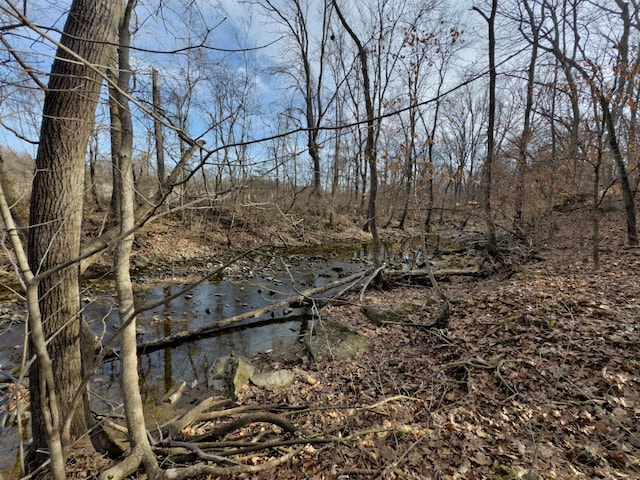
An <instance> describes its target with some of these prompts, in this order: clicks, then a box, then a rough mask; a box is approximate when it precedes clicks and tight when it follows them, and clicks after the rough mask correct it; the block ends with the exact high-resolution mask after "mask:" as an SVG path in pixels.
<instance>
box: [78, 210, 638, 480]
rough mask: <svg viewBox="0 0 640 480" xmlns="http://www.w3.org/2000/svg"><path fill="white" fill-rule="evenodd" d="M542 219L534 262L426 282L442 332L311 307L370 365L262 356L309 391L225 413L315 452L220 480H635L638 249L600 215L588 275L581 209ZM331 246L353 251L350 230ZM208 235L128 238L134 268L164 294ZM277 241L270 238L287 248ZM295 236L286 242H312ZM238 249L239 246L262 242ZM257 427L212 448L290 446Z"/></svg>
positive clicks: (347, 303) (586, 226)
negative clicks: (445, 316) (272, 418)
mask: <svg viewBox="0 0 640 480" xmlns="http://www.w3.org/2000/svg"><path fill="white" fill-rule="evenodd" d="M556 215H557V217H556V219H555V220H556V224H557V225H558V230H557V231H556V232H555V234H554V235H553V237H552V238H551V239H549V240H548V241H547V242H545V243H543V244H541V245H539V246H538V248H537V253H536V255H535V256H534V257H533V258H534V260H530V261H528V262H526V263H522V264H517V265H510V267H509V269H508V270H507V271H506V273H505V270H498V272H497V273H495V274H493V275H490V276H487V277H484V278H478V277H468V276H459V277H455V276H452V277H450V278H448V279H442V280H440V282H439V285H440V288H441V289H442V291H443V292H444V293H445V294H446V296H447V297H448V298H449V299H450V300H451V304H450V312H449V314H450V316H449V324H448V327H447V328H445V329H433V328H424V327H423V326H421V325H428V324H430V323H432V322H433V318H434V316H435V315H436V314H437V305H436V306H431V307H429V306H427V307H425V308H423V309H421V310H419V311H418V312H416V313H413V314H411V315H409V317H408V318H407V319H406V320H405V321H404V323H389V324H383V325H375V324H373V323H372V322H371V321H370V320H368V318H367V317H366V316H365V315H364V314H363V313H362V306H363V303H362V300H361V298H360V296H359V295H358V294H353V295H352V296H349V297H347V298H345V299H343V301H342V302H341V303H332V304H330V305H327V306H325V307H324V308H323V309H322V310H321V311H320V313H319V318H320V321H329V320H331V321H335V322H339V323H343V324H345V325H347V326H348V327H349V328H351V329H353V330H355V331H357V332H358V333H360V334H362V335H364V336H366V337H367V338H368V339H369V340H370V341H371V349H370V351H369V352H368V353H366V354H362V355H360V356H357V357H355V358H353V359H351V360H338V359H328V360H314V359H310V358H308V356H307V355H305V354H304V352H302V351H301V350H300V351H298V350H296V349H293V350H292V351H290V352H274V353H273V354H272V355H271V356H265V357H264V358H263V363H264V364H268V365H269V367H270V368H272V369H280V368H293V367H297V368H301V369H303V370H305V371H306V372H308V373H309V375H311V377H312V378H313V379H315V381H313V382H303V381H298V382H296V383H294V384H293V385H292V386H291V387H290V388H288V389H286V390H279V391H278V390H276V391H275V392H269V391H266V390H264V389H261V388H258V387H256V386H253V385H247V386H245V387H244V388H243V389H242V390H241V391H240V393H239V396H238V398H237V404H238V405H240V406H255V405H280V406H283V405H284V406H286V408H285V410H286V411H287V413H286V416H287V419H288V420H289V421H290V422H292V423H293V424H294V425H295V426H296V427H297V428H299V429H300V431H301V432H306V433H305V435H306V436H307V438H314V439H315V440H314V441H313V442H311V443H309V444H308V445H307V446H306V447H305V448H304V449H303V450H302V451H301V452H299V453H298V454H297V455H296V456H294V457H293V458H292V459H290V460H289V461H287V462H286V463H284V464H282V465H280V466H277V467H275V468H274V469H271V470H269V471H265V472H262V473H243V474H238V475H236V476H232V477H231V478H243V479H249V478H255V479H317V480H320V479H327V480H328V479H347V478H350V479H360V478H362V479H365V478H385V479H394V478H398V479H451V480H453V479H469V480H473V479H495V480H499V479H502V480H513V479H518V478H522V479H526V480H535V479H592V478H603V479H640V355H639V353H638V352H640V249H637V248H628V247H626V246H625V244H624V228H623V215H622V213H621V212H620V211H614V212H610V213H608V214H607V215H606V216H605V218H604V219H603V225H602V232H604V239H603V241H602V245H601V262H602V268H601V269H600V271H597V272H595V271H594V270H593V268H592V263H591V243H590V232H591V226H590V223H589V214H588V211H587V210H586V209H585V210H582V209H578V210H574V211H571V212H562V213H556ZM168 230H171V228H169V229H168ZM212 231H213V230H212ZM247 231H248V230H245V234H246V232H247ZM336 234H337V236H338V237H340V238H341V239H353V240H362V239H363V238H366V235H363V234H361V233H359V229H357V228H353V229H342V230H341V231H338V232H336ZM176 235H178V236H180V235H179V232H178V233H176ZM208 235H209V238H208V240H207V241H206V242H203V241H202V240H203V239H202V238H199V239H194V238H192V239H191V240H189V239H186V238H184V235H183V236H181V237H180V238H179V239H177V238H176V237H174V236H173V235H170V234H168V231H167V232H164V233H163V232H160V231H158V230H155V231H153V230H152V231H149V232H147V233H143V234H142V235H140V236H139V237H138V240H137V248H138V254H139V255H144V256H145V257H148V258H150V259H151V262H152V264H156V262H157V267H156V269H155V271H156V272H157V276H158V277H164V278H166V279H167V280H170V279H171V278H173V277H175V275H176V270H173V271H172V272H170V273H169V272H167V271H166V266H167V265H170V264H179V263H180V262H186V261H188V262H189V263H190V264H191V265H193V264H197V263H198V261H200V260H198V259H202V258H204V260H201V262H202V263H203V264H205V263H207V262H208V261H210V260H207V258H210V255H211V254H212V253H214V252H213V251H215V252H218V253H220V252H222V251H224V250H225V245H224V244H225V243H228V242H226V240H225V237H226V238H227V239H228V235H224V234H218V235H220V238H215V237H214V235H215V234H214V233H209V234H208ZM282 235H284V234H281V235H277V236H276V237H275V238H278V237H279V239H280V241H284V242H287V243H289V241H291V243H292V244H293V243H294V241H295V240H296V239H295V238H294V237H295V236H296V235H295V233H294V234H291V236H290V237H286V238H285V237H283V236H282ZM305 235H308V233H307V234H305ZM305 235H300V237H301V238H298V239H297V241H302V242H308V241H311V239H310V237H305ZM263 237H264V235H263ZM316 237H317V238H316V239H314V241H319V242H321V241H329V240H330V238H331V234H330V233H326V231H325V233H323V234H322V235H320V236H317V235H316ZM320 237H322V238H320ZM242 238H243V242H242V246H247V245H251V244H258V243H260V241H261V238H260V235H257V234H256V235H251V234H247V235H245V236H244V237H242ZM212 245H215V248H214V247H212ZM228 246H229V245H227V247H228ZM232 246H234V247H235V248H236V249H237V248H239V247H240V246H241V245H240V244H239V243H238V244H236V243H235V242H233V244H232ZM154 252H155V253H154ZM196 270H197V268H196ZM148 271H149V270H148V269H147V273H146V274H145V275H149V273H148ZM191 273H193V272H191ZM178 274H179V275H181V276H183V277H188V276H189V272H188V271H186V270H181V271H180V272H179V273H178ZM151 280H152V278H150V277H148V278H146V279H145V278H142V277H140V278H139V281H141V282H143V281H151ZM434 295H435V292H434V291H433V289H432V288H431V287H424V286H415V285H398V284H396V285H394V286H393V288H389V289H386V290H375V289H371V290H368V291H367V292H366V293H365V296H366V301H367V302H372V303H378V304H382V305H393V304H396V303H400V302H404V301H407V300H411V299H414V300H420V299H422V300H424V299H426V298H427V297H432V296H434ZM302 348H303V347H302V345H301V346H300V349H302ZM209 423H210V422H209ZM193 428H207V425H206V424H200V426H199V427H193ZM270 428H271V426H269V425H268V424H267V425H266V426H265V424H259V425H256V424H252V425H249V426H246V427H243V428H241V429H239V430H237V431H235V432H233V433H232V434H230V435H228V436H227V437H226V438H225V441H228V442H233V441H234V440H240V439H241V438H247V437H250V436H252V435H258V436H260V438H261V441H262V440H263V439H264V438H269V436H270V435H272V436H274V437H275V438H278V439H279V440H280V441H282V442H283V443H282V445H281V446H279V447H277V448H276V447H274V448H272V449H267V450H266V453H265V451H263V452H261V453H256V454H255V456H253V457H252V456H250V455H249V457H246V456H245V460H247V459H248V460H249V462H250V463H252V464H253V465H259V464H261V463H264V462H267V461H270V460H273V459H276V458H278V457H281V456H282V455H283V454H284V453H286V451H287V449H290V448H293V447H291V446H286V444H287V443H286V441H287V440H289V441H292V443H294V442H293V440H295V439H297V440H300V435H299V434H289V433H286V432H282V431H281V430H279V428H278V427H275V428H272V429H270ZM263 437H264V438H263ZM78 478H79V477H78ZM203 478H229V477H222V476H221V477H216V476H215V475H212V476H208V477H203Z"/></svg>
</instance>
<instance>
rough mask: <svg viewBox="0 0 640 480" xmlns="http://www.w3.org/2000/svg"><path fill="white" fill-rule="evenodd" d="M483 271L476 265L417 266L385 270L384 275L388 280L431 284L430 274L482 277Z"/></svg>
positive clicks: (436, 276)
mask: <svg viewBox="0 0 640 480" xmlns="http://www.w3.org/2000/svg"><path fill="white" fill-rule="evenodd" d="M483 275H484V273H483V272H482V270H480V267H479V266H478V265H475V266H473V267H469V268H442V269H439V270H431V269H430V268H417V269H415V270H409V271H407V272H402V271H399V270H385V272H384V276H385V278H386V279H387V280H390V281H395V282H399V281H411V282H414V283H419V284H420V285H431V284H432V282H431V276H433V277H434V278H446V277H453V276H467V277H482V276H483Z"/></svg>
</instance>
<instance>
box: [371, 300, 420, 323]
mask: <svg viewBox="0 0 640 480" xmlns="http://www.w3.org/2000/svg"><path fill="white" fill-rule="evenodd" d="M421 307H422V305H418V304H417V303H413V302H402V303H398V304H396V305H391V306H389V307H383V306H380V305H373V304H371V305H365V306H364V307H362V311H363V313H364V314H365V315H366V316H367V317H368V318H369V320H371V321H372V322H373V323H375V324H376V325H383V324H384V323H386V322H399V321H401V320H402V319H404V318H406V317H407V316H409V315H411V314H412V313H415V312H417V311H418V309H419V308H421Z"/></svg>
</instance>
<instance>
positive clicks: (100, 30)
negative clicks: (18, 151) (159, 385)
mask: <svg viewBox="0 0 640 480" xmlns="http://www.w3.org/2000/svg"><path fill="white" fill-rule="evenodd" d="M121 12H122V10H121V2H114V1H112V0H97V1H89V0H74V2H73V4H72V5H71V9H70V12H69V16H68V18H67V22H66V25H65V28H64V33H63V35H62V39H61V45H60V46H59V48H58V52H57V54H56V59H55V61H54V62H53V65H52V67H51V76H50V80H49V85H48V90H47V92H46V95H45V101H44V109H43V120H42V126H41V130H40V143H39V145H38V153H37V156H36V173H35V176H34V180H33V191H32V197H31V210H30V224H31V229H30V231H29V250H28V259H29V264H30V266H31V269H32V271H33V272H34V273H35V274H36V275H38V274H41V273H42V272H47V271H48V270H50V269H53V268H55V267H56V266H58V265H60V264H63V263H65V262H69V261H71V260H73V259H75V258H77V256H78V255H79V253H80V229H81V222H82V207H83V194H84V173H85V157H86V151H87V142H88V139H89V135H90V134H91V131H92V129H93V125H94V119H95V109H96V104H97V101H98V98H99V94H100V86H101V83H102V72H103V71H104V65H105V64H106V62H107V60H108V58H109V50H111V48H112V47H110V45H113V43H115V42H116V41H117V31H118V21H119V18H120V15H121ZM67 49H68V50H70V51H72V52H74V53H75V54H76V55H77V57H75V56H74V55H72V54H71V53H68V50H67ZM78 57H80V58H82V59H83V60H84V61H83V62H80V61H78ZM85 62H86V63H85ZM38 295H39V303H40V309H41V313H42V321H43V328H44V335H45V336H46V337H47V338H49V339H50V340H49V354H50V356H51V359H52V362H53V371H54V373H55V375H56V378H55V382H56V386H55V387H56V393H57V396H58V400H59V401H58V406H59V409H60V411H59V414H60V418H65V417H66V416H73V421H72V422H71V431H70V434H71V436H74V437H75V436H79V435H82V434H84V433H86V431H87V429H88V427H89V425H88V424H87V418H86V416H85V413H88V412H85V408H84V402H80V403H79V405H78V406H77V407H76V408H75V409H74V410H73V411H70V410H69V405H71V400H72V398H73V396H74V394H75V392H76V390H77V389H78V386H79V385H80V383H81V380H82V376H83V373H84V372H83V368H82V356H81V341H80V338H81V336H80V331H81V329H80V324H81V318H80V292H79V268H78V264H73V265H71V266H69V267H66V268H63V269H60V270H58V271H54V272H53V273H51V274H49V275H47V276H45V277H44V278H42V280H41V281H40V283H39V291H38ZM53 334H56V335H55V336H53ZM52 336H53V337H52ZM30 349H31V352H32V353H34V354H35V353H37V352H36V351H35V349H34V345H33V344H31V345H30ZM30 378H31V382H30V393H31V410H32V422H31V423H32V431H33V444H32V451H33V452H41V451H43V450H44V451H46V449H47V432H46V429H45V421H44V420H45V419H44V417H43V415H44V412H43V411H42V409H41V408H40V405H41V396H42V395H45V394H46V393H45V392H44V391H42V390H41V382H40V381H38V379H39V378H41V371H40V368H39V364H38V362H35V363H33V365H32V367H31V370H30ZM63 440H64V436H63ZM42 459H43V457H42V455H41V454H40V455H39V456H38V457H37V458H34V460H35V461H41V460H42Z"/></svg>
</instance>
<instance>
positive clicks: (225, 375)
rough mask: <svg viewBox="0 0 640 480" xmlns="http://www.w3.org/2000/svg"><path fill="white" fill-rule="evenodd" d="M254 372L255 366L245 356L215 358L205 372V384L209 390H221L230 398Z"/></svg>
mask: <svg viewBox="0 0 640 480" xmlns="http://www.w3.org/2000/svg"><path fill="white" fill-rule="evenodd" d="M254 372H255V367H254V366H253V365H251V363H249V360H247V359H246V358H245V357H221V358H217V359H216V361H215V363H214V364H213V366H212V367H211V368H210V369H209V371H208V372H207V386H208V387H209V389H211V390H221V391H224V392H225V393H227V394H228V395H229V396H230V397H231V398H232V399H235V398H236V397H237V396H238V392H240V389H241V388H242V387H243V385H245V384H246V383H247V382H248V381H249V378H251V376H252V375H253V373H254Z"/></svg>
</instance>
